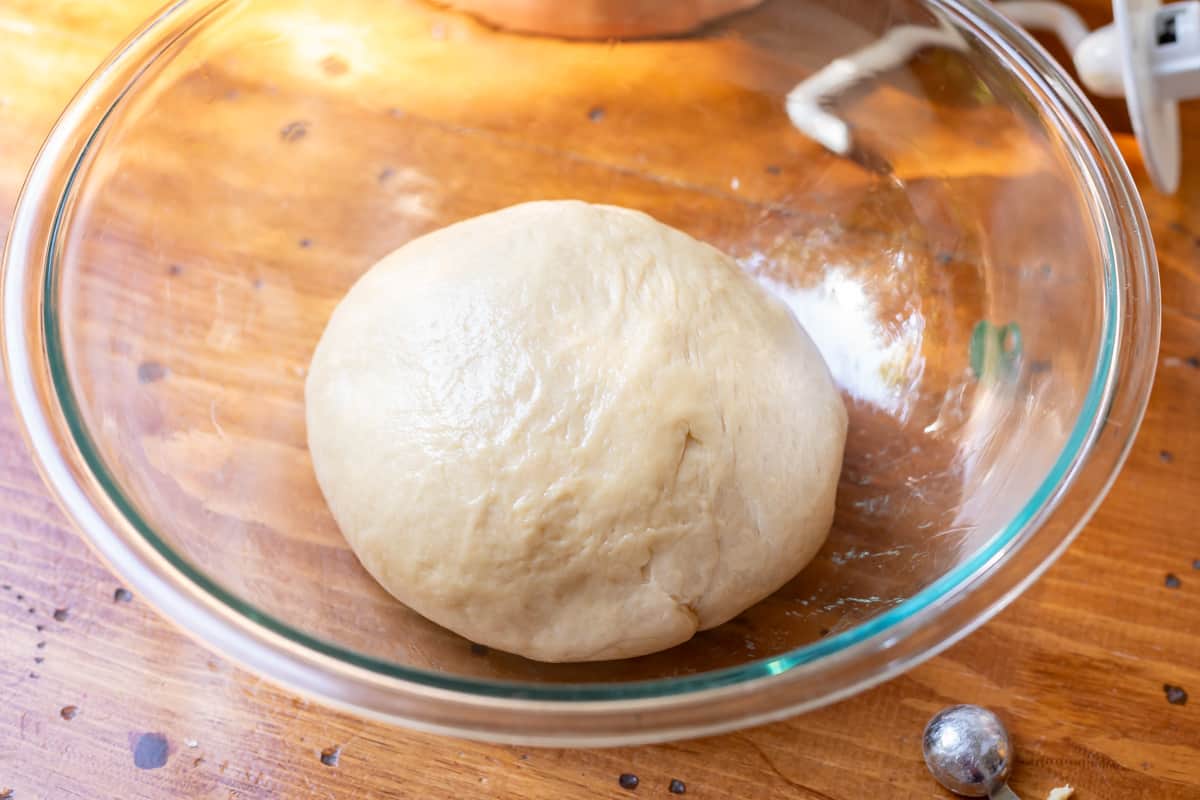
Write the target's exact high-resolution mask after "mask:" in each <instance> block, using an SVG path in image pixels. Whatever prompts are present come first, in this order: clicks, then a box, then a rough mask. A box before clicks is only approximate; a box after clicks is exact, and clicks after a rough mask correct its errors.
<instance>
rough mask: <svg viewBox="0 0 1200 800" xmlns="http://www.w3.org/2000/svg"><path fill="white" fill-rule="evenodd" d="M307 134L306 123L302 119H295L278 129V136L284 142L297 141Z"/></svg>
mask: <svg viewBox="0 0 1200 800" xmlns="http://www.w3.org/2000/svg"><path fill="white" fill-rule="evenodd" d="M307 135H308V123H307V122H306V121H304V120H296V121H295V122H289V123H288V124H287V125H284V126H283V128H282V129H281V130H280V131H279V138H280V139H283V140H284V141H285V142H297V141H299V140H301V139H303V138H304V137H305V136H307Z"/></svg>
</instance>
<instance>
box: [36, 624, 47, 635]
mask: <svg viewBox="0 0 1200 800" xmlns="http://www.w3.org/2000/svg"><path fill="white" fill-rule="evenodd" d="M33 629H34V630H35V631H37V632H38V633H41V632H42V631H44V630H46V626H45V625H43V624H42V623H40V622H39V623H38V624H37V625H34V626H33Z"/></svg>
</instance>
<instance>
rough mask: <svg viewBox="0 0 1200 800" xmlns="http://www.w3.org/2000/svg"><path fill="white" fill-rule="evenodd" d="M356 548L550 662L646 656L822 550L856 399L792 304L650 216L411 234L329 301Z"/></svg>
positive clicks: (337, 494) (310, 388)
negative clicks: (842, 391)
mask: <svg viewBox="0 0 1200 800" xmlns="http://www.w3.org/2000/svg"><path fill="white" fill-rule="evenodd" d="M306 402H307V409H306V413H307V419H308V441H309V448H310V450H311V452H312V459H313V465H314V467H315V468H316V474H317V479H318V481H319V483H320V485H321V489H322V491H323V492H324V494H325V497H326V499H327V500H328V502H329V505H330V507H331V509H332V511H333V514H334V517H335V518H336V519H337V522H338V524H339V525H340V526H341V529H342V531H343V532H344V534H345V535H346V538H347V539H348V540H349V542H350V544H351V546H352V547H353V548H354V551H355V552H356V553H357V554H358V557H359V558H360V559H361V561H362V563H363V564H364V566H365V567H366V568H367V570H369V571H370V572H371V574H372V575H374V576H375V578H376V579H377V580H378V581H379V582H380V583H381V584H383V586H384V587H385V588H386V589H387V590H388V591H389V592H391V593H392V594H393V595H395V596H396V597H397V598H398V599H399V600H400V601H401V602H403V603H405V604H406V605H408V606H410V607H411V608H413V609H415V610H416V611H418V612H420V613H421V614H423V615H424V616H426V617H428V618H429V619H431V620H433V621H435V622H437V623H439V624H441V625H444V626H445V627H447V628H450V629H451V630H454V631H456V632H458V633H460V634H461V635H463V636H465V637H467V638H469V639H471V640H473V641H476V642H480V643H483V644H487V645H490V646H492V647H496V648H499V649H502V650H507V651H510V652H513V653H519V654H522V655H525V656H528V657H530V658H535V659H539V660H544V661H584V660H598V659H609V658H621V657H626V656H636V655H641V654H644V653H650V652H653V651H655V650H660V649H662V648H666V647H670V646H672V645H675V644H678V643H680V642H683V641H685V640H687V639H688V638H690V637H691V636H692V634H693V633H695V631H696V630H697V629H703V628H710V627H713V626H715V625H719V624H721V623H722V622H725V621H726V620H728V619H730V618H731V617H733V616H735V615H736V614H738V613H739V612H741V611H742V610H744V609H745V608H746V607H748V606H750V605H752V604H753V603H755V602H757V601H759V600H761V599H762V598H764V597H766V596H767V595H768V594H770V593H771V592H773V591H775V590H776V589H777V588H779V586H780V585H782V584H783V583H784V582H785V581H787V580H788V579H789V578H791V577H792V576H793V575H795V574H796V572H797V571H799V570H800V569H801V568H802V567H803V566H804V565H805V564H807V563H808V561H809V560H810V559H811V558H812V557H813V555H814V554H815V553H816V552H817V550H818V549H819V548H820V546H821V544H822V542H823V541H824V539H825V537H826V535H827V533H828V531H829V527H830V524H831V520H832V517H833V505H834V493H835V490H836V487H837V481H838V474H839V471H840V468H841V459H842V448H843V445H844V443H845V437H846V411H845V408H844V407H843V405H842V402H841V398H840V397H839V395H838V393H837V391H836V389H835V388H834V385H833V382H832V380H831V379H830V376H829V372H828V370H827V369H826V367H825V364H824V362H823V361H822V360H821V356H820V355H819V353H818V352H817V350H816V348H815V346H814V345H813V343H812V341H811V340H810V339H809V338H808V336H807V334H805V333H804V331H803V329H801V327H800V326H799V324H798V323H797V322H796V321H795V319H794V318H793V317H792V316H791V314H790V313H789V311H788V310H787V308H786V307H785V306H784V305H783V304H782V303H781V302H779V301H777V300H775V299H774V298H773V297H771V296H770V295H769V294H767V293H766V291H765V290H764V289H762V288H761V287H759V286H758V285H757V284H756V283H754V281H753V280H752V279H751V278H750V277H748V276H747V275H746V274H745V273H743V272H742V271H741V270H740V269H739V268H738V267H737V266H736V264H734V262H733V261H732V260H731V259H730V258H728V257H727V256H725V255H723V254H722V253H720V252H719V251H717V250H716V249H714V248H712V247H710V246H708V245H706V244H703V243H701V242H698V241H696V240H695V239H692V238H691V237H689V236H687V235H686V234H683V233H681V232H679V231H677V230H675V229H673V228H670V227H667V226H666V225H663V224H661V223H659V222H656V221H655V220H654V219H652V218H650V217H648V216H646V215H645V214H642V213H639V212H636V211H630V210H627V209H622V208H616V207H613V206H597V205H588V204H586V203H582V202H578V201H553V202H537V203H527V204H524V205H519V206H514V207H512V208H508V209H505V210H503V211H498V212H495V213H492V214H486V215H484V216H481V217H477V218H475V219H471V220H468V221H466V222H461V223H458V224H456V225H452V226H450V227H448V228H444V229H442V230H439V231H436V232H434V233H431V234H429V235H427V236H424V237H421V238H419V239H417V240H415V241H413V242H410V243H409V244H407V245H405V246H404V247H402V248H400V249H399V250H397V251H395V252H394V253H392V254H391V255H389V256H387V257H386V258H384V259H383V260H382V261H380V262H379V263H378V264H376V265H375V266H374V267H373V268H372V269H371V270H370V271H369V272H368V273H367V274H366V275H364V276H363V277H362V278H361V279H360V280H359V281H358V283H357V284H356V285H355V286H354V288H353V289H351V290H350V292H349V294H348V295H347V296H346V297H345V299H344V300H343V301H342V302H341V304H340V305H339V306H338V308H337V309H336V311H335V312H334V314H333V317H332V319H331V320H330V322H329V325H328V327H327V328H326V330H325V332H324V335H323V336H322V338H321V341H320V343H319V345H318V346H317V350H316V353H315V355H314V356H313V361H312V367H311V369H310V371H309V376H308V384H307V387H306Z"/></svg>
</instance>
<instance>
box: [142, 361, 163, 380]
mask: <svg viewBox="0 0 1200 800" xmlns="http://www.w3.org/2000/svg"><path fill="white" fill-rule="evenodd" d="M137 376H138V383H155V382H156V381H161V380H162V379H163V378H165V377H167V368H166V367H164V366H163V365H162V364H160V363H158V362H157V361H143V362H142V363H140V364H138V370H137Z"/></svg>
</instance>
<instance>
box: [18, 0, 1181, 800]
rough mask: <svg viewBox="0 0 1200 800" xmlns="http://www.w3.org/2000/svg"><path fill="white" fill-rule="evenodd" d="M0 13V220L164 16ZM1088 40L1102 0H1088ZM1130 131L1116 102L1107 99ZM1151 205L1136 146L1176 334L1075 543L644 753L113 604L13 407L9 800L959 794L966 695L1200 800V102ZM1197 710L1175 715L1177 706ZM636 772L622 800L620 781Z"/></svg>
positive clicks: (1059, 752)
mask: <svg viewBox="0 0 1200 800" xmlns="http://www.w3.org/2000/svg"><path fill="white" fill-rule="evenodd" d="M155 5H156V4H155V3H152V2H148V0H128V1H127V2H125V3H123V4H104V3H98V2H94V1H88V0H76V1H74V2H72V1H71V0H50V1H49V2H39V3H34V2H32V1H31V0H7V2H4V3H0V225H2V226H3V228H4V229H7V225H8V222H9V220H10V219H11V214H12V209H13V206H14V204H15V202H16V196H17V192H18V190H19V187H20V184H21V181H22V180H23V176H24V173H25V170H26V169H27V167H28V165H29V163H30V161H31V160H32V158H33V155H34V153H35V151H36V148H37V146H38V144H39V143H40V141H41V140H42V138H43V137H44V135H45V134H46V132H47V131H48V129H49V126H50V125H51V123H52V122H53V120H54V118H55V116H56V115H57V113H58V112H59V110H60V109H61V108H62V107H63V105H64V104H65V103H66V102H67V100H68V99H69V98H70V96H71V94H72V93H73V92H74V91H75V89H76V88H77V87H78V86H79V84H80V83H81V82H82V81H83V80H84V78H85V77H86V76H87V75H88V74H89V73H90V71H91V70H92V69H93V67H94V66H95V65H96V63H97V62H98V61H99V60H100V59H101V58H102V57H103V56H104V55H106V54H107V53H108V52H109V50H110V49H111V48H112V47H113V46H114V45H115V44H116V43H117V42H118V41H119V40H120V39H121V38H122V37H123V36H124V35H125V34H126V33H128V32H129V31H130V30H131V29H132V28H133V27H134V26H135V25H136V24H137V23H138V22H139V21H140V20H142V19H143V18H145V17H146V16H148V15H149V14H151V13H152V12H153V11H154V10H155ZM1076 5H1077V6H1079V7H1080V8H1081V10H1082V11H1083V12H1084V13H1085V16H1087V17H1088V20H1089V22H1091V23H1092V24H1093V25H1096V24H1100V23H1102V22H1104V21H1107V20H1106V17H1108V16H1109V14H1110V12H1109V11H1108V10H1107V3H1105V2H1103V1H1102V0H1087V2H1082V0H1080V2H1077V3H1076ZM1102 110H1103V111H1104V113H1105V115H1106V117H1107V118H1108V120H1109V122H1110V124H1112V125H1113V126H1114V128H1115V129H1117V130H1125V129H1127V126H1128V123H1127V120H1125V119H1124V118H1123V114H1122V112H1121V109H1120V105H1119V103H1117V104H1113V103H1106V104H1105V105H1104V106H1103V109H1102ZM1185 116H1186V121H1185V126H1186V128H1185V129H1186V130H1187V132H1188V134H1186V135H1185V148H1186V149H1187V151H1188V152H1187V153H1186V154H1185V159H1184V163H1185V170H1186V171H1185V175H1184V181H1183V187H1182V189H1181V190H1180V192H1179V194H1178V195H1177V196H1176V197H1174V198H1165V197H1162V196H1159V195H1157V194H1156V193H1155V192H1154V190H1153V189H1152V188H1151V187H1150V185H1149V182H1148V180H1147V179H1146V176H1145V173H1144V170H1143V169H1142V167H1141V164H1140V161H1139V157H1138V154H1137V149H1136V146H1135V145H1134V143H1133V141H1132V138H1131V137H1130V136H1129V135H1128V134H1119V135H1118V140H1119V143H1120V145H1121V147H1122V149H1123V151H1124V152H1125V154H1126V156H1127V158H1128V159H1129V161H1130V164H1131V167H1132V169H1133V170H1134V173H1135V175H1136V177H1137V179H1138V182H1139V185H1141V186H1142V188H1143V191H1144V197H1145V200H1146V204H1147V207H1148V209H1149V212H1150V220H1151V225H1152V228H1153V233H1154V237H1155V240H1156V241H1157V243H1158V248H1159V258H1160V263H1161V272H1162V281H1163V305H1164V308H1163V345H1162V353H1161V355H1160V360H1159V365H1158V378H1157V383H1156V386H1155V390H1154V395H1153V397H1152V399H1151V404H1150V409H1149V412H1148V414H1147V417H1146V422H1145V425H1144V427H1143V428H1142V433H1141V435H1140V437H1139V439H1138V441H1137V444H1136V446H1135V448H1134V451H1133V453H1132V455H1131V457H1130V459H1129V462H1128V465H1127V467H1126V468H1125V471H1124V473H1123V474H1122V476H1121V477H1120V479H1119V480H1118V481H1117V484H1116V486H1115V488H1114V489H1113V491H1112V493H1111V495H1110V496H1109V498H1108V499H1107V500H1106V501H1105V503H1104V505H1103V506H1102V508H1101V509H1100V511H1099V513H1098V514H1097V515H1096V517H1095V519H1094V520H1093V521H1092V523H1091V524H1090V525H1089V526H1088V527H1087V529H1086V530H1085V531H1084V532H1083V534H1082V535H1081V536H1080V538H1079V540H1078V541H1077V542H1076V544H1075V545H1073V546H1072V548H1071V549H1070V551H1069V552H1068V553H1067V554H1066V555H1065V556H1064V557H1063V558H1062V559H1061V560H1060V561H1059V562H1058V563H1057V564H1056V565H1055V566H1054V567H1053V568H1052V569H1051V570H1050V571H1049V572H1048V573H1047V575H1046V576H1045V577H1044V578H1042V579H1041V580H1040V581H1039V582H1038V583H1037V584H1036V585H1035V586H1034V587H1033V588H1032V589H1030V590H1029V591H1028V592H1026V593H1025V595H1024V596H1023V597H1021V599H1019V600H1018V601H1017V602H1016V603H1014V604H1013V605H1012V607H1010V608H1009V609H1008V610H1007V611H1005V612H1003V613H1002V614H1001V615H1000V616H999V617H997V618H996V619H995V620H994V621H992V622H991V623H989V624H988V625H986V626H985V627H983V628H982V629H981V630H980V631H978V632H977V633H975V634H973V635H972V636H970V637H969V638H968V639H967V640H966V641H964V642H962V643H961V644H959V645H957V646H955V647H954V648H952V649H950V650H949V651H947V652H946V653H945V654H943V655H941V656H939V657H937V658H935V659H933V660H931V661H929V662H928V663H926V664H924V665H922V666H921V667H918V668H916V669H914V670H912V671H911V672H909V673H908V674H906V675H904V676H903V677H900V678H897V679H895V680H893V681H891V682H890V683H888V684H886V685H884V686H882V687H880V688H878V689H875V690H873V691H871V692H868V693H866V694H863V695H860V696H858V697H856V698H853V699H851V700H848V701H845V702H843V703H840V704H838V705H836V706H834V707H832V708H828V709H824V710H822V711H819V712H816V713H813V714H808V715H805V716H802V717H799V718H796V719H793V720H791V721H788V722H783V723H778V724H775V725H770V726H766V727H760V728H755V729H752V730H749V731H743V732H740V733H736V734H730V735H726V736H721V737H716V738H711V739H704V740H698V741H690V742H682V743H678V744H671V745H661V746H655V747H638V748H622V749H614V750H592V751H578V750H539V749H525V748H512V747H499V746H490V745H481V744H474V743H467V742H462V741H457V740H452V739H447V738H442V737H437V736H429V735H423V734H415V733H410V732H407V731H404V730H401V729H398V728H394V727H390V726H387V725H381V724H378V723H373V722H365V721H363V720H360V719H357V718H355V717H353V716H349V715H346V714H342V713H338V712H335V711H331V710H329V709H327V708H324V707H321V706H318V705H313V704H310V703H309V702H307V701H305V700H302V699H299V698H296V697H293V696H291V695H289V694H288V693H287V692H285V691H282V690H280V689H279V688H277V687H275V686H274V685H272V684H269V683H266V682H264V681H262V680H261V679H259V678H258V677H256V676H254V675H251V674H249V673H246V672H243V671H241V670H240V669H238V668H235V667H233V666H232V665H230V664H229V663H228V662H226V661H224V660H223V659H222V658H220V657H218V656H216V655H213V654H212V653H210V652H209V651H207V650H205V649H204V648H203V647H201V646H200V645H197V644H195V643H193V642H192V641H190V640H189V639H186V638H185V637H184V636H183V635H181V634H180V633H179V632H178V631H177V630H176V629H175V628H174V627H172V626H171V625H170V624H169V623H168V622H167V621H165V620H163V619H161V618H160V617H158V616H157V615H156V614H155V613H154V612H153V611H152V610H150V609H149V608H148V607H146V605H145V604H143V603H142V602H140V601H139V599H138V598H136V597H130V596H129V595H127V594H126V593H124V592H123V591H122V590H121V587H120V584H119V582H118V581H117V579H116V578H114V577H113V576H112V575H110V574H109V573H108V571H107V570H106V569H105V568H104V567H103V566H101V565H100V564H99V563H98V561H97V560H96V558H95V557H94V556H93V555H92V554H91V553H90V552H89V550H88V549H87V547H86V546H85V545H84V544H83V542H82V540H81V539H80V538H79V537H78V536H77V535H76V534H75V532H74V531H73V529H72V526H71V524H70V523H69V522H68V521H67V520H66V519H65V518H64V517H63V515H62V514H61V512H59V511H58V509H57V508H56V506H55V504H54V503H53V501H52V500H51V499H50V498H49V495H48V493H47V491H46V490H45V489H44V488H43V485H42V483H41V480H40V478H39V477H38V475H37V472H36V470H35V468H34V467H33V464H32V462H31V459H30V457H29V455H28V453H27V451H26V449H25V445H24V443H23V441H22V439H21V436H20V434H19V432H18V429H17V424H16V420H15V419H14V417H13V413H12V408H11V404H10V402H9V400H8V396H7V393H4V394H3V395H0V800H30V799H31V798H44V799H45V800H50V799H51V798H53V799H54V800H58V798H86V799H87V800H92V799H93V798H122V800H135V799H137V798H259V797H262V798H275V797H278V798H310V797H312V798H324V797H356V798H407V797H413V798H442V797H460V798H467V797H472V798H473V797H514V798H571V797H613V798H622V797H630V796H642V797H646V796H650V797H668V796H671V795H670V793H669V790H668V787H669V784H670V782H671V781H672V780H679V781H682V782H683V783H684V785H685V786H686V796H688V797H697V798H718V797H722V798H768V797H770V798H776V797H779V798H810V799H813V800H822V799H824V800H828V799H829V798H836V800H860V799H861V798H881V799H882V798H887V799H888V800H893V799H898V798H938V797H948V795H947V794H946V793H944V792H943V791H942V790H941V789H939V788H938V787H936V786H935V785H934V784H933V783H932V781H931V780H930V779H929V777H928V776H927V774H926V773H925V770H924V766H923V764H922V762H921V756H920V734H921V730H922V727H923V725H924V723H925V721H926V720H927V719H928V717H929V716H930V715H931V714H932V713H933V712H934V711H936V710H937V709H938V708H940V707H942V706H944V705H947V704H950V703H955V702H974V703H982V704H985V705H988V706H990V707H992V708H994V709H995V710H997V711H998V712H999V713H1000V714H1001V716H1002V717H1003V718H1004V719H1005V720H1006V722H1007V723H1008V724H1009V726H1010V728H1011V730H1012V733H1013V736H1014V738H1015V740H1016V743H1017V749H1018V753H1019V761H1018V765H1017V768H1016V772H1015V774H1014V776H1013V781H1012V785H1013V788H1014V789H1015V790H1016V791H1017V792H1018V793H1019V794H1020V795H1021V796H1022V797H1025V798H1040V797H1044V796H1045V794H1046V792H1047V791H1048V790H1049V789H1050V788H1051V787H1053V786H1056V785H1061V784H1062V783H1066V782H1069V783H1071V784H1073V785H1075V786H1076V787H1078V789H1079V792H1078V795H1077V796H1078V797H1079V798H1080V800H1092V799H1093V798H1112V799H1113V800H1129V799H1130V798H1142V797H1145V798H1156V800H1161V799H1164V798H1165V799H1170V798H1178V799H1179V800H1183V799H1184V798H1200V526H1197V524H1196V521H1197V519H1200V492H1197V485H1198V483H1197V482H1198V481H1200V413H1198V412H1200V113H1197V109H1194V108H1193V109H1189V111H1188V112H1187V113H1186V115H1185ZM1188 691H1190V692H1191V694H1192V699H1190V700H1188V701H1187V702H1183V695H1182V692H1188ZM622 773H632V774H636V775H637V776H638V777H639V778H640V785H639V786H638V788H637V789H636V792H635V793H634V794H632V795H631V793H630V792H629V791H628V790H625V789H623V788H621V787H620V786H619V785H618V776H619V775H621V774H622Z"/></svg>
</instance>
